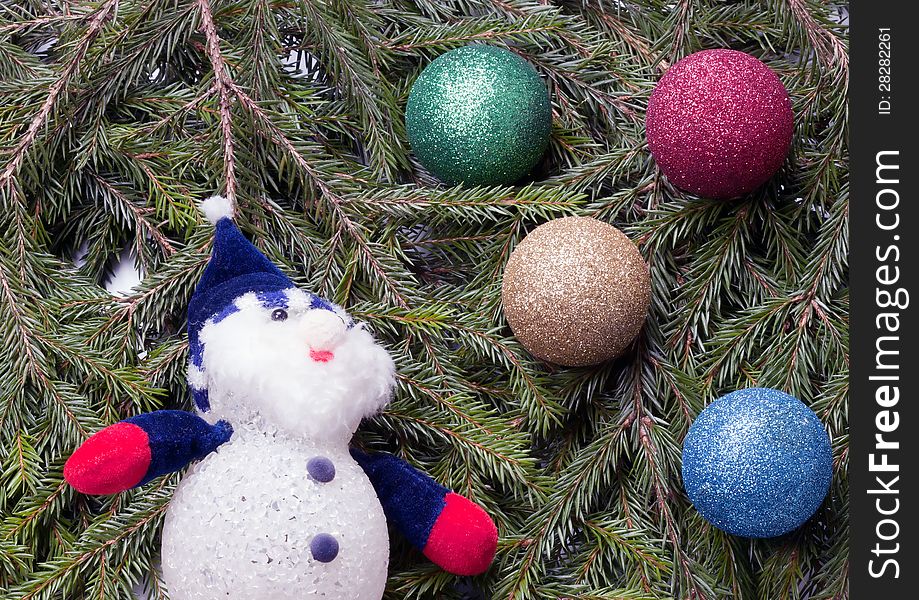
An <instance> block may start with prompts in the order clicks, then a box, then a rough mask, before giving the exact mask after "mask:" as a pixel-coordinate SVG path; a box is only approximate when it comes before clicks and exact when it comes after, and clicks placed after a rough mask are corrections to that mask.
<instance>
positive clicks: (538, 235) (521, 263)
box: [501, 217, 651, 367]
mask: <svg viewBox="0 0 919 600" xmlns="http://www.w3.org/2000/svg"><path fill="white" fill-rule="evenodd" d="M501 298H502V301H503V304H504V316H505V318H507V322H508V324H509V325H510V326H511V329H512V330H513V331H514V335H515V336H516V337H517V339H518V340H519V341H520V343H521V344H523V346H524V347H525V348H526V349H527V350H529V351H530V353H531V354H533V356H535V357H537V358H539V359H542V360H544V361H546V362H550V363H555V364H558V365H564V366H569V367H575V366H586V365H596V364H599V363H602V362H604V361H607V360H610V359H612V358H616V357H617V356H619V355H620V354H622V352H623V351H624V350H625V349H626V348H627V347H628V346H629V344H631V343H632V340H634V339H635V337H636V336H637V335H638V333H639V332H640V331H641V328H642V325H643V324H644V322H645V317H646V315H647V313H648V306H649V305H650V302H651V280H650V275H649V272H648V265H647V264H646V263H645V261H644V259H643V258H642V256H641V254H640V253H639V252H638V248H636V247H635V244H633V243H632V241H631V240H629V238H628V237H626V235H625V234H624V233H622V232H621V231H619V230H618V229H616V228H615V227H613V226H612V225H608V224H606V223H603V222H601V221H598V220H596V219H591V218H587V217H565V218H563V219H556V220H554V221H549V222H548V223H544V224H543V225H540V226H539V227H537V228H536V229H534V230H533V231H531V232H530V234H529V235H527V236H526V238H524V239H523V241H521V242H520V244H519V245H518V246H517V248H515V249H514V252H513V254H511V257H510V260H508V262H507V267H506V269H505V271H504V282H503V285H502V289H501Z"/></svg>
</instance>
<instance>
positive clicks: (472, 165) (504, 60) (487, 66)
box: [405, 45, 552, 185]
mask: <svg viewBox="0 0 919 600" xmlns="http://www.w3.org/2000/svg"><path fill="white" fill-rule="evenodd" d="M405 127H406V130H407V132H408V139H409V142H410V143H411V146H412V151H413V152H414V153H415V156H416V157H417V158H418V160H419V161H420V162H421V164H422V165H424V166H425V168H426V169H428V170H429V171H431V172H432V173H433V174H434V175H436V176H437V178H438V179H440V180H441V181H443V182H444V183H447V184H449V185H455V184H459V183H462V184H466V185H504V184H511V183H514V182H515V181H517V180H518V179H520V178H521V177H523V176H524V175H526V174H527V173H529V172H530V170H531V169H532V168H533V167H534V166H535V165H536V163H537V162H539V159H540V158H541V157H542V155H543V153H544V152H545V150H546V146H547V145H548V142H549V132H550V130H551V128H552V107H551V105H550V103H549V93H548V91H547V90H546V84H545V83H543V81H542V79H541V78H540V77H539V73H537V72H536V69H534V68H533V66H532V65H530V63H528V62H527V61H525V60H524V59H522V58H520V57H519V56H517V55H516V54H514V53H513V52H510V51H508V50H504V49H502V48H496V47H494V46H485V45H472V46H465V47H463V48H457V49H456V50H451V51H450V52H447V53H445V54H442V55H441V56H439V57H437V58H436V59H435V60H434V61H433V62H431V64H429V65H428V66H427V67H426V68H425V69H424V71H422V73H421V75H419V76H418V78H417V79H416V80H415V83H414V84H413V85H412V89H411V92H410V93H409V97H408V106H407V107H406V110H405Z"/></svg>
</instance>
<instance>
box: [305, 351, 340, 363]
mask: <svg viewBox="0 0 919 600" xmlns="http://www.w3.org/2000/svg"><path fill="white" fill-rule="evenodd" d="M310 358H312V359H313V360H314V361H316V362H323V363H324V362H329V361H330V360H332V359H333V358H335V354H334V353H333V352H332V351H331V350H314V349H312V348H310Z"/></svg>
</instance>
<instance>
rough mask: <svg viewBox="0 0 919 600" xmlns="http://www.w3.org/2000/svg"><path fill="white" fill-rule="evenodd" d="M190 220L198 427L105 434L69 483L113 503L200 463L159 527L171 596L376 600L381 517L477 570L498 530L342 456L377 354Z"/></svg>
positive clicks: (146, 420)
mask: <svg viewBox="0 0 919 600" xmlns="http://www.w3.org/2000/svg"><path fill="white" fill-rule="evenodd" d="M202 208H203V210H204V211H205V213H206V214H207V215H208V217H209V218H210V219H211V220H212V221H213V222H215V224H216V237H215V241H214V250H213V256H212V258H211V261H210V263H209V264H208V266H207V268H206V269H205V272H204V274H203V276H202V278H201V281H200V283H199V284H198V287H197V288H196V290H195V294H194V297H193V298H192V300H191V302H190V305H189V311H188V312H189V318H188V337H189V353H190V364H189V370H188V381H189V385H190V389H191V392H192V396H193V398H194V400H195V403H196V405H197V408H198V415H200V416H198V415H194V414H192V413H187V412H183V411H157V412H154V413H148V414H144V415H139V416H137V417H132V418H130V419H127V420H125V421H122V422H120V423H116V424H114V425H111V426H110V427H107V428H105V429H103V430H102V431H100V432H98V433H97V434H96V435H94V436H93V437H91V438H90V439H89V440H87V441H86V442H85V443H84V444H83V446H81V447H80V448H79V449H77V451H76V452H74V454H73V456H72V457H71V458H70V460H69V461H68V462H67V465H66V466H65V476H66V478H67V480H68V481H69V482H70V483H71V484H72V485H73V486H74V487H75V488H77V489H78V490H79V491H82V492H84V493H93V494H100V493H101V494H105V493H116V492H119V491H121V490H124V489H127V488H130V487H133V486H136V485H142V484H143V483H146V482H147V481H149V480H150V479H153V478H154V477H157V476H159V475H162V474H164V473H168V472H172V471H176V470H178V469H180V468H182V467H183V466H185V465H186V464H187V463H188V462H190V461H192V460H196V459H202V460H201V461H200V462H198V463H197V464H195V465H194V466H193V467H192V468H191V469H190V470H189V472H188V474H187V475H186V476H185V477H184V478H183V480H182V481H181V482H180V484H179V486H178V488H177V489H176V493H175V497H174V499H173V500H172V502H171V503H170V505H169V509H168V512H167V514H166V519H165V525H164V528H163V536H162V565H163V578H164V580H165V582H166V584H167V587H168V590H169V594H170V598H172V600H213V599H217V598H221V599H253V600H254V599H262V598H272V599H285V598H291V599H293V598H298V599H299V598H312V597H323V598H330V599H341V600H345V599H347V600H363V599H366V600H379V598H380V597H381V596H382V594H383V588H384V586H385V582H386V573H387V565H388V554H389V541H388V534H387V518H389V520H390V522H392V523H393V524H394V525H395V526H396V527H397V528H398V529H399V530H400V531H401V532H402V533H403V534H404V535H405V536H406V537H407V538H408V540H409V541H410V542H412V543H413V544H414V545H415V546H417V547H418V548H419V549H421V550H422V551H423V552H424V553H425V555H426V556H428V557H429V558H430V559H431V560H433V561H434V562H436V563H437V564H439V565H440V566H442V567H443V568H445V569H446V570H448V571H451V572H454V573H457V574H462V575H469V574H476V573H480V572H482V571H484V570H485V569H486V568H488V565H489V564H490V563H491V560H492V558H493V556H494V552H495V548H496V544H497V530H496V529H495V526H494V523H493V522H492V521H491V519H490V518H489V517H488V515H487V514H485V512H484V511H483V510H482V509H481V508H480V507H478V506H477V505H475V504H474V503H472V502H470V501H469V500H467V499H466V498H463V497H462V496H459V495H457V494H454V493H452V492H450V491H449V490H447V489H446V488H443V487H442V486H440V485H438V484H437V483H436V482H434V481H433V480H432V479H430V478H429V477H427V476H426V475H424V474H422V473H420V472H418V471H416V470H414V469H412V468H411V467H409V466H408V465H407V464H406V463H404V462H402V461H401V460H399V459H397V458H395V457H393V456H390V455H367V454H363V453H360V452H357V451H351V450H349V447H348V444H349V441H350V439H351V436H352V434H353V433H354V431H355V430H356V429H357V427H358V425H359V424H360V421H361V419H362V418H364V417H365V416H368V415H371V414H373V413H375V412H376V411H378V410H380V409H381V408H382V407H383V406H384V405H385V404H386V402H387V401H388V400H389V397H390V393H391V390H392V387H393V384H394V365H393V361H392V359H391V358H390V356H389V354H388V353H387V352H386V351H385V350H384V349H383V348H382V347H381V346H380V345H378V344H377V343H376V342H375V341H374V339H373V337H372V336H371V334H370V333H369V332H368V331H367V330H365V329H364V328H363V327H362V326H361V325H360V324H356V323H355V322H354V321H352V319H351V318H350V316H349V315H348V314H347V313H346V312H345V311H344V310H342V309H341V308H340V307H338V306H335V305H333V304H331V303H329V302H328V301H326V300H324V299H322V298H319V297H318V296H316V295H314V294H311V293H309V292H306V291H303V290H300V289H298V288H296V287H295V286H294V285H293V283H292V282H291V281H290V279H288V278H287V276H285V275H284V274H283V273H282V272H281V271H280V270H278V268H277V267H276V266H275V265H274V264H272V263H271V261H269V260H268V259H267V258H266V257H265V256H264V255H262V254H261V253H260V252H259V251H258V250H257V249H255V247H254V246H252V245H251V244H250V243H249V242H248V241H247V240H246V239H245V238H244V237H243V236H242V234H241V233H240V232H239V230H238V229H237V228H236V226H235V224H234V223H233V222H232V220H231V219H230V218H229V217H230V216H231V214H232V205H231V204H230V203H229V202H228V201H227V200H225V199H223V198H220V197H214V198H211V199H209V200H207V201H206V202H205V203H204V204H203V207H202ZM304 467H305V468H304ZM384 511H385V514H384Z"/></svg>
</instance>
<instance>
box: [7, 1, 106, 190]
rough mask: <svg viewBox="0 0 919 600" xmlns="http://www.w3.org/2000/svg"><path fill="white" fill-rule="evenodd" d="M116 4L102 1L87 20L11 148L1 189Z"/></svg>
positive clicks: (14, 170) (10, 176) (22, 159)
mask: <svg viewBox="0 0 919 600" xmlns="http://www.w3.org/2000/svg"><path fill="white" fill-rule="evenodd" d="M118 2H119V0H105V2H104V3H103V4H102V6H100V7H99V8H98V9H97V10H96V11H95V13H93V15H92V18H90V19H89V25H88V27H87V28H86V31H85V32H84V34H83V37H82V38H80V39H79V40H78V41H77V43H76V45H75V46H74V49H73V52H72V53H71V56H70V58H69V60H68V61H67V63H66V64H65V65H64V68H63V69H62V70H61V72H60V74H59V75H58V76H57V79H56V81H55V82H54V83H53V84H52V85H51V87H50V89H49V90H48V96H47V97H46V98H45V101H44V102H43V103H42V105H41V107H40V108H39V109H38V112H36V113H35V115H34V116H33V117H32V119H31V121H30V122H29V126H28V128H26V130H25V132H24V133H23V134H22V137H21V138H20V140H19V142H18V143H17V144H16V146H15V148H13V151H12V153H11V156H10V158H9V160H8V162H7V164H6V166H5V167H4V168H3V170H2V171H0V189H2V188H6V187H8V186H9V185H10V182H11V180H12V178H13V177H15V175H16V172H17V171H18V170H19V167H20V165H22V162H23V161H24V160H25V158H26V155H27V154H28V152H29V149H30V148H31V147H32V145H33V144H34V143H35V141H36V139H37V138H38V134H39V132H40V131H41V129H42V127H43V126H44V125H45V123H46V122H47V121H48V118H49V117H50V116H51V113H52V112H53V111H54V110H55V107H56V106H57V103H58V101H59V100H60V97H61V95H62V94H63V93H64V92H65V90H66V88H67V86H68V85H70V83H71V80H72V79H73V78H74V77H75V75H76V74H77V71H78V69H79V67H80V63H81V62H82V61H83V57H84V56H86V52H87V51H88V50H89V47H90V45H92V43H93V42H95V41H96V38H97V37H98V36H99V34H100V33H101V32H102V28H103V27H104V26H105V24H106V22H107V21H108V20H109V19H110V18H111V15H112V13H114V12H116V11H117V10H118Z"/></svg>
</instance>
